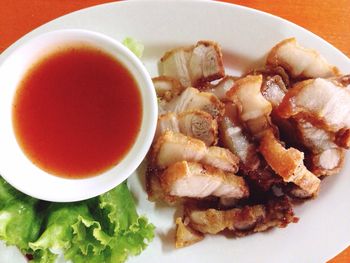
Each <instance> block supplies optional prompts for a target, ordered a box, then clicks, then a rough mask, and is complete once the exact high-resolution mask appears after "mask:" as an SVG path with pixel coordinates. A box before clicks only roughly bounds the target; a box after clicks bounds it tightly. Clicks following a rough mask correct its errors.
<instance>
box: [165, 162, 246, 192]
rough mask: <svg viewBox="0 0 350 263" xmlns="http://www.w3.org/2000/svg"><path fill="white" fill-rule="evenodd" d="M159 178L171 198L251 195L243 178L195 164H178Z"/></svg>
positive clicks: (170, 167) (169, 168) (173, 165)
mask: <svg viewBox="0 0 350 263" xmlns="http://www.w3.org/2000/svg"><path fill="white" fill-rule="evenodd" d="M159 178H160V183H161V186H162V189H163V191H164V192H165V193H166V194H167V195H170V196H178V197H190V198H205V197H208V196H216V197H225V198H237V199H239V198H243V197H247V196H248V195H249V189H248V186H247V185H246V183H245V181H244V179H243V178H242V177H239V176H236V175H234V174H233V173H229V172H224V171H223V170H221V169H217V168H214V167H211V166H209V165H201V164H199V163H194V162H187V161H180V162H176V163H174V164H172V165H170V166H169V167H168V168H167V169H166V170H165V171H164V172H163V173H162V174H161V175H160V177H159Z"/></svg>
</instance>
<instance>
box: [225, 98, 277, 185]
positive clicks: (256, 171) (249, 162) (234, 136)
mask: <svg viewBox="0 0 350 263" xmlns="http://www.w3.org/2000/svg"><path fill="white" fill-rule="evenodd" d="M227 105H228V106H229V104H227ZM232 107H234V105H232V104H231V105H230V107H227V108H226V113H225V114H229V113H231V114H229V115H230V118H229V117H228V116H225V117H224V118H223V119H222V120H221V121H220V124H219V130H220V139H221V141H222V143H223V144H224V146H225V147H227V148H228V149H230V151H231V152H233V153H234V154H235V155H237V156H238V158H239V159H240V171H241V172H242V173H243V174H244V176H245V177H246V178H249V180H250V182H252V183H254V185H255V186H257V187H258V188H259V189H261V190H263V191H268V190H270V189H271V187H272V185H274V184H276V183H281V179H280V177H279V176H277V175H276V174H275V173H274V172H273V171H272V170H271V168H270V167H269V166H268V165H267V164H266V162H265V161H264V160H263V158H262V157H261V156H260V155H259V154H258V153H257V149H256V147H255V144H254V143H252V142H251V140H250V138H249V137H248V135H247V133H246V132H244V131H243V127H242V126H241V125H240V123H239V121H238V120H237V116H235V113H234V110H233V109H232ZM230 108H231V110H229V109H230Z"/></svg>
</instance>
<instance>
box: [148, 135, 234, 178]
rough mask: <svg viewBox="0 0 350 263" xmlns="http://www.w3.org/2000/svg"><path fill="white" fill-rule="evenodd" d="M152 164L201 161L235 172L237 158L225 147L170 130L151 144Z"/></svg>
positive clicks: (163, 164) (163, 166) (166, 164)
mask: <svg viewBox="0 0 350 263" xmlns="http://www.w3.org/2000/svg"><path fill="white" fill-rule="evenodd" d="M152 155H153V161H152V162H153V164H154V165H155V166H157V167H159V168H166V167H168V166H169V165H171V164H173V163H175V162H178V161H184V160H185V161H191V162H201V163H203V164H207V165H212V166H214V167H216V168H219V169H223V170H224V171H228V172H237V170H238V163H239V159H238V157H237V156H235V155H234V154H233V153H231V152H230V151H229V150H227V149H225V148H219V147H216V146H211V147H207V146H206V145H205V143H204V142H202V141H201V140H198V139H194V138H191V137H188V136H186V135H183V134H181V133H174V132H171V131H167V132H165V133H164V134H163V135H162V136H160V137H159V138H158V140H157V142H156V143H155V144H154V146H153V152H152Z"/></svg>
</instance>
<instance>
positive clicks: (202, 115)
mask: <svg viewBox="0 0 350 263" xmlns="http://www.w3.org/2000/svg"><path fill="white" fill-rule="evenodd" d="M166 131H172V132H181V133H183V134H184V135H187V136H190V137H193V138H196V139H199V140H202V141H203V142H204V143H205V144H206V145H207V146H211V145H214V144H216V143H217V134H218V124H217V121H216V119H214V118H213V117H212V116H211V115H210V114H209V113H207V112H204V111H199V110H192V111H185V112H182V113H180V114H175V113H172V112H169V113H167V114H163V115H161V116H160V117H159V118H158V124H157V131H156V136H155V139H157V138H158V137H159V136H160V135H162V134H163V133H165V132H166Z"/></svg>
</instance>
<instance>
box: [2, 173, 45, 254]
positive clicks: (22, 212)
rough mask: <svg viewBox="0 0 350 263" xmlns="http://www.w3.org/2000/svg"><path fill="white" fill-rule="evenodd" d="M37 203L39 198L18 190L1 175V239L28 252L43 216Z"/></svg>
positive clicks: (36, 235)
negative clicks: (37, 208) (37, 207)
mask: <svg viewBox="0 0 350 263" xmlns="http://www.w3.org/2000/svg"><path fill="white" fill-rule="evenodd" d="M36 205H37V200H35V199H34V198H31V197H28V196H25V195H24V194H22V193H20V192H18V191H17V190H16V189H14V188H12V187H11V186H10V185H9V184H8V183H7V182H6V181H5V180H4V179H2V178H1V177H0V239H2V240H4V241H5V242H6V244H7V245H16V246H17V247H18V248H19V249H20V250H22V251H23V252H26V251H27V250H28V249H29V246H28V243H29V242H31V241H33V240H35V239H36V238H37V237H38V235H39V231H40V225H41V216H40V214H38V213H37V211H36Z"/></svg>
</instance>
